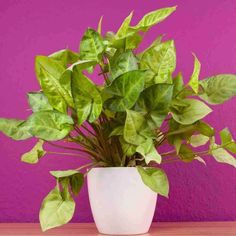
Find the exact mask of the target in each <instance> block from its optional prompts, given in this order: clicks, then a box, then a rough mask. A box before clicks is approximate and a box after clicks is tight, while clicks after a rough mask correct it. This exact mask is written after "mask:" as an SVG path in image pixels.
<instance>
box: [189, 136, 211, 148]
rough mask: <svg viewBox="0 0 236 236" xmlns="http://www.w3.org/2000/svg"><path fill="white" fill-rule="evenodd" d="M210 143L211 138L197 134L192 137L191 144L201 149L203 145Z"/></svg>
mask: <svg viewBox="0 0 236 236" xmlns="http://www.w3.org/2000/svg"><path fill="white" fill-rule="evenodd" d="M208 141H209V137H207V136H205V135H203V134H195V135H192V136H191V137H190V140H189V142H190V144H191V145H192V146H193V147H199V146H202V145H205V144H206V143H207V142H208Z"/></svg>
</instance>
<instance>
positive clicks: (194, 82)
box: [188, 54, 201, 94]
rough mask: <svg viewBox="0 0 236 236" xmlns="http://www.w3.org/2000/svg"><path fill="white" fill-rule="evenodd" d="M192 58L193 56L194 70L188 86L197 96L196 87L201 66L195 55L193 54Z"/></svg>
mask: <svg viewBox="0 0 236 236" xmlns="http://www.w3.org/2000/svg"><path fill="white" fill-rule="evenodd" d="M193 56H194V69H193V73H192V75H191V78H190V81H189V83H188V85H189V86H190V87H191V88H192V89H193V91H194V92H195V93H196V94H198V87H199V82H198V79H199V74H200V70H201V64H200V62H199V60H198V59H197V57H196V55H195V54H193Z"/></svg>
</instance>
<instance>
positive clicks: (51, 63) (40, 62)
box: [35, 56, 74, 113]
mask: <svg viewBox="0 0 236 236" xmlns="http://www.w3.org/2000/svg"><path fill="white" fill-rule="evenodd" d="M35 68H36V75H37V78H38V81H39V83H40V85H41V87H42V89H43V92H44V94H45V95H46V96H47V98H48V101H49V103H50V104H51V106H52V107H53V108H55V109H56V110H58V111H60V112H64V113H66V109H67V105H69V106H70V107H73V106H74V104H73V99H72V97H71V95H70V91H68V88H70V80H64V79H61V76H62V75H63V73H64V71H65V70H64V67H63V66H62V65H61V64H60V63H57V62H56V61H55V60H53V59H51V58H48V57H45V56H37V57H36V60H35Z"/></svg>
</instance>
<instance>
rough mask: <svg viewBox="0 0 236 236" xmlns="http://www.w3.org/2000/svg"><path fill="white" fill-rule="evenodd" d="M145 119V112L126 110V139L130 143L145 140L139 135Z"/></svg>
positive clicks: (136, 143) (138, 142)
mask: <svg viewBox="0 0 236 236" xmlns="http://www.w3.org/2000/svg"><path fill="white" fill-rule="evenodd" d="M144 121H145V118H144V116H143V114H141V113H139V112H136V111H132V110H126V120H125V127H124V139H125V141H127V142H128V143H131V144H135V145H139V144H140V143H142V142H143V141H144V137H142V136H141V135H139V131H141V128H142V125H143V123H144Z"/></svg>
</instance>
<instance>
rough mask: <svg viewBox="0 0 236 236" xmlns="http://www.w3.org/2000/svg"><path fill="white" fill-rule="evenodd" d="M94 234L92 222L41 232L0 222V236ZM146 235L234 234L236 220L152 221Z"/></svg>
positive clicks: (22, 224) (225, 235)
mask: <svg viewBox="0 0 236 236" xmlns="http://www.w3.org/2000/svg"><path fill="white" fill-rule="evenodd" d="M8 235H14V236H26V235H27V236H29V235H32V236H39V235H44V236H49V235H50V236H62V235H63V236H78V235H81V236H94V235H101V234H99V233H98V232H97V230H96V227H95V225H94V224H93V223H81V224H68V225H66V226H64V227H61V228H56V229H52V230H50V231H47V232H46V233H42V232H41V230H40V227H39V224H32V223H31V224H27V223H26V224H25V223H16V224H10V223H1V224H0V236H8ZM144 235H146V236H151V235H157V236H192V235H195V236H196V235H199V236H200V235H201V236H213V235H214V236H236V222H179V223H164V222H161V223H153V225H152V227H151V229H150V231H149V233H147V234H144Z"/></svg>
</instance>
